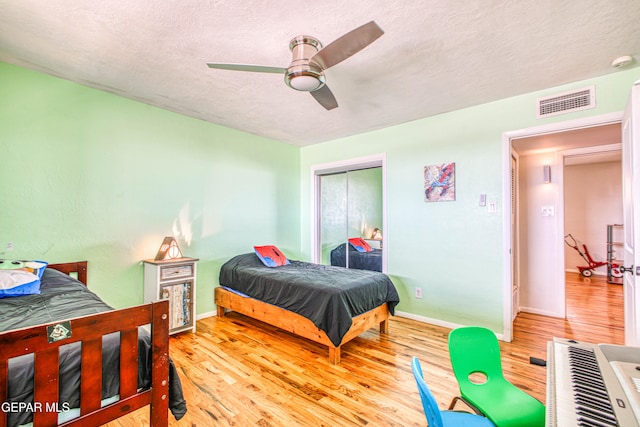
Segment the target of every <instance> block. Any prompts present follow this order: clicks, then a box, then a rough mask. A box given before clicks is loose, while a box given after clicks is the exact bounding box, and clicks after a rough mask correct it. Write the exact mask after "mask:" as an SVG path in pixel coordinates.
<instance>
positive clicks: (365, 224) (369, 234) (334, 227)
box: [320, 167, 383, 271]
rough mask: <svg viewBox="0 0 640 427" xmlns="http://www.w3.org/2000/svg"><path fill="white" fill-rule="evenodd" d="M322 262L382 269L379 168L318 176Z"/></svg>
mask: <svg viewBox="0 0 640 427" xmlns="http://www.w3.org/2000/svg"><path fill="white" fill-rule="evenodd" d="M320 188H321V201H320V203H321V209H320V216H321V221H320V222H321V227H320V228H321V234H320V236H321V242H320V244H321V253H322V258H321V259H322V263H323V264H331V265H336V266H342V267H348V268H359V269H363V270H373V271H382V253H383V252H382V251H383V236H382V231H381V229H382V211H383V209H382V168H380V167H375V168H369V169H359V170H354V171H348V172H341V173H336V174H330V175H323V176H321V180H320Z"/></svg>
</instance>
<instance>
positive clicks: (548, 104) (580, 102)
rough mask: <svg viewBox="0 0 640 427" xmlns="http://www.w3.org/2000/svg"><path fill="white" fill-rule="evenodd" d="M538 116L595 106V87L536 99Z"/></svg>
mask: <svg viewBox="0 0 640 427" xmlns="http://www.w3.org/2000/svg"><path fill="white" fill-rule="evenodd" d="M537 106H538V114H537V116H538V118H541V117H549V116H555V115H558V114H565V113H571V112H573V111H580V110H587V109H589V108H595V106H596V88H595V86H589V87H586V88H583V89H577V90H572V91H571V92H565V93H561V94H558V95H553V96H548V97H545V98H540V99H538V103H537Z"/></svg>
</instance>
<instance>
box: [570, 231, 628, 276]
mask: <svg viewBox="0 0 640 427" xmlns="http://www.w3.org/2000/svg"><path fill="white" fill-rule="evenodd" d="M568 239H571V242H569V240H568ZM564 242H565V243H566V244H567V246H569V247H570V248H573V249H575V250H576V251H577V252H578V253H579V254H580V256H581V257H582V259H584V260H585V261H586V262H587V264H588V265H586V266H580V265H578V266H577V268H578V270H579V271H580V274H582V275H583V276H584V277H591V275H592V274H593V270H595V269H596V268H598V267H603V266H605V265H606V266H608V267H609V268H611V275H612V276H613V277H622V271H621V269H620V266H619V265H618V264H615V263H609V262H607V261H594V260H593V258H591V254H589V249H587V245H585V244H583V245H582V250H580V248H579V247H578V243H577V242H576V239H574V238H573V236H572V235H571V233H569V234H567V235H566V236H564Z"/></svg>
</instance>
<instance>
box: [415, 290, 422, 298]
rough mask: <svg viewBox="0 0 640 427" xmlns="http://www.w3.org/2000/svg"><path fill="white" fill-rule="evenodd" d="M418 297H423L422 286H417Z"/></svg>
mask: <svg viewBox="0 0 640 427" xmlns="http://www.w3.org/2000/svg"><path fill="white" fill-rule="evenodd" d="M416 298H422V288H416Z"/></svg>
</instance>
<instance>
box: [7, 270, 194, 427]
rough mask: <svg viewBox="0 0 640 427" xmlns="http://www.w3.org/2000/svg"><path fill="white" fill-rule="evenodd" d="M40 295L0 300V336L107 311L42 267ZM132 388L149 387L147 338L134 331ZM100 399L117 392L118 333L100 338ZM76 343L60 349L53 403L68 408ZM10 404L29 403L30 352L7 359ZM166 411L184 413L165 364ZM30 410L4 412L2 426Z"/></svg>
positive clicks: (76, 395) (78, 286)
mask: <svg viewBox="0 0 640 427" xmlns="http://www.w3.org/2000/svg"><path fill="white" fill-rule="evenodd" d="M40 291H41V293H40V294H39V295H26V296H20V297H12V298H2V299H0V332H1V331H10V330H13V329H18V328H26V327H30V326H36V325H41V324H47V323H53V322H57V321H60V320H65V319H71V318H75V317H81V316H87V315H91V314H97V313H102V312H105V311H109V310H113V308H112V307H110V306H109V305H107V304H106V303H105V302H103V301H102V300H101V299H100V298H99V297H98V296H97V295H96V294H94V293H93V292H91V291H90V290H89V289H88V288H87V287H86V286H85V285H83V284H82V283H80V282H79V281H77V280H76V279H74V278H72V277H70V276H68V275H66V274H64V273H61V272H59V271H56V270H53V269H50V268H47V269H46V270H45V272H44V274H43V276H42V285H41V286H40ZM138 331H139V332H138V359H139V361H140V363H138V386H139V387H140V388H148V387H149V386H150V385H151V336H150V334H149V333H148V332H147V330H146V329H144V328H139V329H138ZM102 357H103V359H102V360H103V366H102V398H103V399H106V398H109V397H112V396H116V395H117V394H118V393H119V388H120V384H119V383H120V381H119V375H120V372H119V365H120V335H119V334H118V333H114V334H109V335H105V336H104V337H103V339H102ZM80 358H81V356H80V343H79V342H76V343H72V344H68V345H64V346H62V347H60V381H59V399H60V400H59V401H60V402H64V403H67V404H68V405H69V407H70V408H76V407H79V406H80V389H79V386H80ZM7 400H8V401H10V402H27V403H31V402H33V354H28V355H24V356H19V357H16V358H13V359H10V360H9V398H8V399H7ZM169 409H170V410H171V412H172V413H173V415H174V417H175V418H176V419H180V418H182V416H184V414H185V413H186V412H187V408H186V402H185V400H184V397H183V393H182V385H181V383H180V378H179V377H178V374H177V371H176V368H175V366H174V365H173V362H172V361H169ZM31 419H32V414H31V412H10V413H8V425H9V426H15V425H21V424H25V423H27V422H30V421H31Z"/></svg>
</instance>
